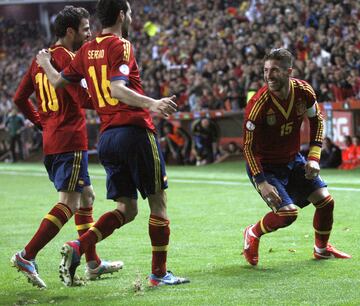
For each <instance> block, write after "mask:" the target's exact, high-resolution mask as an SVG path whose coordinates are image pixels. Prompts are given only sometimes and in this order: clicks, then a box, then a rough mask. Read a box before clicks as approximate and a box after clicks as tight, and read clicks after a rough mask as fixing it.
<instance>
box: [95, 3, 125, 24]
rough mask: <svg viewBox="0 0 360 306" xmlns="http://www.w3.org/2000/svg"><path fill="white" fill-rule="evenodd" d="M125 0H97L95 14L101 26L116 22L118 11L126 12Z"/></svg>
mask: <svg viewBox="0 0 360 306" xmlns="http://www.w3.org/2000/svg"><path fill="white" fill-rule="evenodd" d="M128 2H129V1H126V0H99V1H98V3H97V5H96V14H97V17H98V18H99V20H100V23H101V26H102V27H103V28H107V27H111V26H113V25H114V24H115V23H116V19H117V17H118V16H119V13H120V11H124V13H125V14H126V13H127V11H128V4H127V3H128Z"/></svg>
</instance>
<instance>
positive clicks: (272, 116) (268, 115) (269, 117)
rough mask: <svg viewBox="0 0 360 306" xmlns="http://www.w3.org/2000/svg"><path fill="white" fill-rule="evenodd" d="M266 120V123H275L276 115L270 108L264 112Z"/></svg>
mask: <svg viewBox="0 0 360 306" xmlns="http://www.w3.org/2000/svg"><path fill="white" fill-rule="evenodd" d="M266 122H267V124H268V125H275V123H276V115H275V112H274V111H273V110H272V109H271V108H270V109H269V110H268V111H267V113H266Z"/></svg>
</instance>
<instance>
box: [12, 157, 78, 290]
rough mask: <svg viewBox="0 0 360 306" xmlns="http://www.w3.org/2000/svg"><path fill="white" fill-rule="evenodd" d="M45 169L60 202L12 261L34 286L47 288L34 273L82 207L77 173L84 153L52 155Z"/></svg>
mask: <svg viewBox="0 0 360 306" xmlns="http://www.w3.org/2000/svg"><path fill="white" fill-rule="evenodd" d="M44 163H45V166H46V169H47V171H48V174H49V178H50V180H51V181H52V182H53V183H54V185H55V187H56V189H57V190H58V191H59V201H58V202H57V203H56V204H55V205H54V206H53V207H52V209H51V210H50V211H49V213H48V214H47V215H46V216H45V217H44V219H43V220H42V221H41V223H40V226H39V228H38V230H37V231H36V233H35V234H34V236H33V237H32V239H31V240H30V241H29V243H28V244H27V245H26V246H25V248H24V250H23V251H20V252H17V253H16V254H15V255H14V256H13V257H12V259H11V261H12V263H13V265H14V266H15V267H17V268H18V269H20V270H21V271H22V272H23V273H24V274H25V275H26V276H27V277H28V279H29V280H30V282H31V283H33V284H35V285H36V286H39V287H45V283H44V282H43V281H42V280H39V279H40V278H39V276H38V274H37V271H36V270H37V269H34V267H35V266H36V264H35V257H36V255H37V254H38V252H39V251H40V250H41V249H43V248H44V247H45V245H47V244H48V243H49V242H50V241H51V240H52V239H53V238H54V237H55V236H56V235H57V234H58V232H59V231H60V230H61V228H62V227H63V226H64V224H65V223H66V222H67V221H68V220H69V219H70V218H71V217H72V215H73V214H74V212H75V211H76V210H77V209H78V207H79V205H80V190H79V191H78V190H77V189H76V188H77V187H76V186H77V173H78V169H79V167H80V164H81V152H80V153H79V152H71V153H66V154H56V155H49V156H46V157H45V161H44Z"/></svg>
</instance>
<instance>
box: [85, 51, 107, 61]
mask: <svg viewBox="0 0 360 306" xmlns="http://www.w3.org/2000/svg"><path fill="white" fill-rule="evenodd" d="M100 58H104V50H103V49H101V50H89V51H88V59H100Z"/></svg>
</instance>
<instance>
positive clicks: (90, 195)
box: [81, 188, 95, 208]
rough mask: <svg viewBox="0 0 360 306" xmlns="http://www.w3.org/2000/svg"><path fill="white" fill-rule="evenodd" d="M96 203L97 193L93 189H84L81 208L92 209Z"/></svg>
mask: <svg viewBox="0 0 360 306" xmlns="http://www.w3.org/2000/svg"><path fill="white" fill-rule="evenodd" d="M94 201H95V192H94V189H93V188H84V190H83V192H82V194H81V207H85V208H90V207H92V206H93V204H94Z"/></svg>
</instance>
